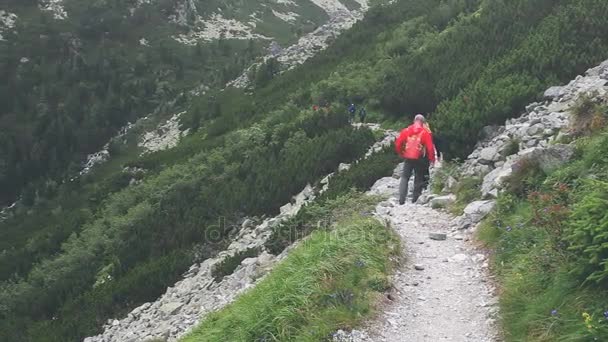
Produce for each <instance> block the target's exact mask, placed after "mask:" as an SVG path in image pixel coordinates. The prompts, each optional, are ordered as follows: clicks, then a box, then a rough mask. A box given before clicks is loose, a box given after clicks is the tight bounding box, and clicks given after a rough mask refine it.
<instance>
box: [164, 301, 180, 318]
mask: <svg viewBox="0 0 608 342" xmlns="http://www.w3.org/2000/svg"><path fill="white" fill-rule="evenodd" d="M183 306H184V303H179V302H171V303H167V304H164V305H162V306H161V307H160V309H159V310H160V312H162V313H163V315H165V316H171V315H175V314H176V313H178V312H179V310H180V309H181V308H182V307H183Z"/></svg>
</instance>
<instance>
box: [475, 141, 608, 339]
mask: <svg viewBox="0 0 608 342" xmlns="http://www.w3.org/2000/svg"><path fill="white" fill-rule="evenodd" d="M607 141H608V138H607V137H606V135H605V133H604V134H600V135H599V136H595V137H593V138H591V139H584V140H582V141H580V142H579V146H580V150H579V155H578V158H577V159H576V160H575V161H573V162H572V163H570V164H569V165H567V166H565V167H564V168H562V169H561V170H558V171H556V172H555V173H553V174H551V175H548V176H547V175H541V178H540V179H537V180H536V181H534V182H529V184H532V185H531V186H532V187H533V188H531V189H528V190H527V191H528V194H532V193H533V191H534V190H536V191H538V193H539V194H541V196H545V200H535V199H534V197H525V196H524V197H517V196H515V195H513V194H506V195H503V196H502V197H501V198H500V199H499V202H498V207H497V209H496V211H495V212H494V213H493V215H492V217H490V218H489V219H487V220H486V221H485V222H484V223H483V226H482V228H481V229H480V231H479V238H480V239H481V241H483V242H485V244H486V245H487V246H488V247H489V248H491V250H492V251H493V252H494V257H493V269H494V272H495V273H497V274H498V276H499V283H500V286H501V292H502V293H501V301H500V305H501V313H502V323H503V325H504V331H505V337H506V340H507V341H607V340H608V316H605V315H608V312H607V311H608V290H607V284H606V281H603V282H596V281H592V280H588V281H585V279H588V277H589V275H590V274H591V271H592V270H596V271H598V272H601V268H599V269H598V268H597V266H594V264H593V263H592V259H591V258H590V256H589V254H588V253H589V249H590V248H597V246H599V245H601V244H602V243H604V246H605V243H606V239H605V238H604V239H603V240H602V237H601V234H602V232H604V233H603V234H604V235H605V234H606V233H605V232H606V231H607V229H606V227H607V225H606V223H605V219H601V217H605V209H602V208H605V206H604V207H602V205H601V204H599V203H598V202H595V201H594V202H592V200H595V198H597V196H598V194H600V196H603V197H604V198H605V197H606V195H607V191H606V189H607V188H606V187H605V186H603V187H602V186H601V185H600V184H595V183H594V184H590V183H589V182H590V179H591V178H593V177H600V178H599V179H603V178H604V177H605V175H606V172H608V163H607V160H606V159H605V158H604V157H602V156H605V153H606V152H607V151H606V146H607V145H606V142H607ZM543 179H544V181H543ZM519 181H527V180H526V177H525V176H524V177H521V179H520V180H519ZM556 185H557V187H556ZM528 186H530V185H528ZM559 186H562V189H563V190H562V192H561V193H560V192H559V191H558V190H555V189H556V188H559ZM541 198H542V197H541ZM589 204H591V206H590V207H586V208H591V209H590V210H591V211H590V212H586V211H584V212H583V213H584V217H585V218H587V219H589V220H590V221H591V224H592V225H593V226H594V227H595V238H594V239H593V238H589V239H588V240H585V248H583V249H577V248H575V246H576V244H575V243H574V241H575V240H573V238H572V237H573V236H574V234H577V233H580V232H581V229H582V228H581V224H580V221H578V219H577V217H576V216H575V213H577V212H580V211H581V210H582V208H585V206H587V205H589ZM598 210H599V212H598ZM594 212H598V214H599V215H593V214H592V213H594ZM602 213H603V214H602ZM593 246H595V247H593ZM604 249H605V247H604ZM603 258H604V259H603V260H604V263H605V262H606V253H605V252H604V256H603ZM599 261H601V256H600V260H599ZM599 261H598V260H596V261H595V262H596V263H597V262H599ZM595 265H597V264H595ZM594 267H595V268H594ZM587 315H588V316H587Z"/></svg>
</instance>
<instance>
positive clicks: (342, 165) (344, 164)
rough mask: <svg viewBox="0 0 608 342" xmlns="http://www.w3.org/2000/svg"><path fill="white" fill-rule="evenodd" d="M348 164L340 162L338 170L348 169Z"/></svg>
mask: <svg viewBox="0 0 608 342" xmlns="http://www.w3.org/2000/svg"><path fill="white" fill-rule="evenodd" d="M350 166H351V165H350V164H346V163H342V164H340V165H339V166H338V172H342V171H346V170H349V169H350Z"/></svg>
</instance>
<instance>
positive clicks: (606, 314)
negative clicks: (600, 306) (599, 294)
mask: <svg viewBox="0 0 608 342" xmlns="http://www.w3.org/2000/svg"><path fill="white" fill-rule="evenodd" d="M604 318H605V319H608V310H606V311H604Z"/></svg>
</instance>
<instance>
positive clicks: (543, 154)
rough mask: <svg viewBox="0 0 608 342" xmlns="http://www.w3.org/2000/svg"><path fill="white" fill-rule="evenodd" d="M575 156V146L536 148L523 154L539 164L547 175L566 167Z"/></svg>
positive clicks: (562, 145) (558, 145)
mask: <svg viewBox="0 0 608 342" xmlns="http://www.w3.org/2000/svg"><path fill="white" fill-rule="evenodd" d="M573 156H574V146H572V145H565V144H557V145H552V146H548V147H541V148H536V149H533V150H531V151H527V152H525V153H523V155H522V157H523V158H528V159H530V160H534V161H537V162H538V167H540V168H541V170H543V172H545V173H551V172H553V171H555V170H556V169H557V168H559V167H560V166H562V165H564V164H565V163H567V162H568V161H570V160H571V159H572V157H573Z"/></svg>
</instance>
